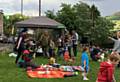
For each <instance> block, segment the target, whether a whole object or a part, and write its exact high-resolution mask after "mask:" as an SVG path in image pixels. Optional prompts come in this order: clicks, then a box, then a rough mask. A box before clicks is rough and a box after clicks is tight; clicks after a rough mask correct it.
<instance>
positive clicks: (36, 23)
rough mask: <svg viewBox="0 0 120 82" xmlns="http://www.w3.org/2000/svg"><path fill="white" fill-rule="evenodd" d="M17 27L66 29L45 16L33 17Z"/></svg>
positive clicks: (19, 23)
mask: <svg viewBox="0 0 120 82" xmlns="http://www.w3.org/2000/svg"><path fill="white" fill-rule="evenodd" d="M15 26H17V27H22V28H25V27H27V28H65V26H64V25H63V24H61V23H59V22H57V21H55V20H53V19H50V18H48V17H45V16H39V17H33V18H30V19H27V20H24V21H20V22H17V23H16V24H15Z"/></svg>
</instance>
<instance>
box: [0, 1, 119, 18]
mask: <svg viewBox="0 0 120 82" xmlns="http://www.w3.org/2000/svg"><path fill="white" fill-rule="evenodd" d="M23 1H24V14H25V15H29V16H38V9H39V8H38V1H39V0H23ZM78 1H83V2H85V3H87V4H89V5H92V4H93V3H94V4H95V5H96V6H97V7H98V9H99V10H100V12H101V15H102V16H107V15H112V14H113V13H115V12H118V11H120V0H42V14H44V12H45V11H47V10H54V11H57V10H59V9H60V5H61V3H66V4H72V5H74V4H76V3H78ZM20 2H21V0H0V9H2V10H3V11H4V13H5V14H14V13H20V10H21V8H20Z"/></svg>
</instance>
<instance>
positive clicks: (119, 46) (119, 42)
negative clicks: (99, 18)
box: [108, 31, 120, 68]
mask: <svg viewBox="0 0 120 82" xmlns="http://www.w3.org/2000/svg"><path fill="white" fill-rule="evenodd" d="M116 35H117V39H114V38H112V37H108V38H109V39H111V40H112V41H114V47H113V51H115V52H118V53H119V55H120V31H118V32H117V33H116ZM118 67H119V68H120V62H119V64H118Z"/></svg>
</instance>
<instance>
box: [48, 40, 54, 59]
mask: <svg viewBox="0 0 120 82" xmlns="http://www.w3.org/2000/svg"><path fill="white" fill-rule="evenodd" d="M49 57H55V43H54V41H53V40H52V39H50V41H49Z"/></svg>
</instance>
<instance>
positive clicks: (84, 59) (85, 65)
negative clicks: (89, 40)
mask: <svg viewBox="0 0 120 82" xmlns="http://www.w3.org/2000/svg"><path fill="white" fill-rule="evenodd" d="M86 51H87V48H86V47H85V48H83V51H82V56H81V62H82V67H83V68H84V73H82V76H83V80H89V79H88V78H87V73H88V69H89V57H88V54H87V52H86Z"/></svg>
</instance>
